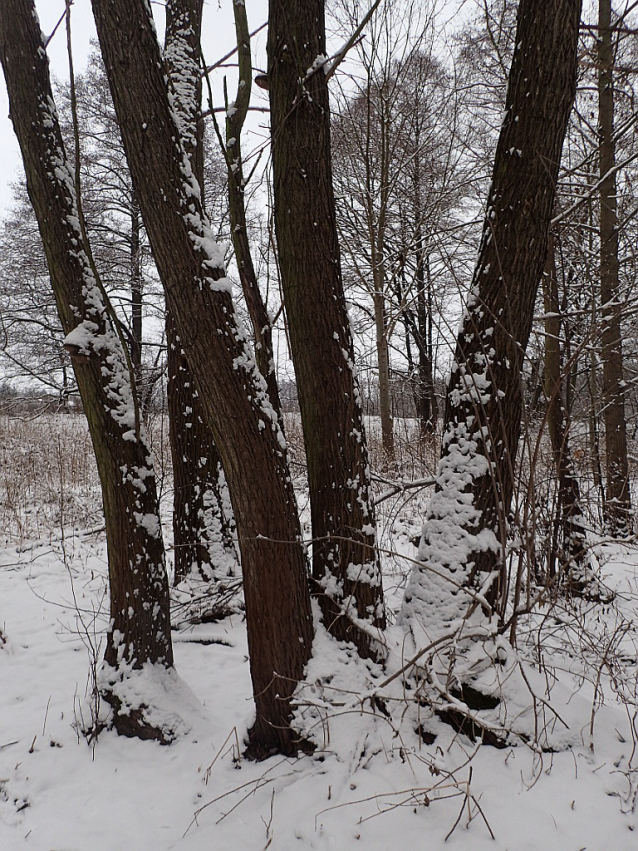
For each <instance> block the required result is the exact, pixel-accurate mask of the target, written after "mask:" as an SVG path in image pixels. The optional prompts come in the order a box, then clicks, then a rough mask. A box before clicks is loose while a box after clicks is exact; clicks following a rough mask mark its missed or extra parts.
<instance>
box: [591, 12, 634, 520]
mask: <svg viewBox="0 0 638 851" xmlns="http://www.w3.org/2000/svg"><path fill="white" fill-rule="evenodd" d="M598 125H599V126H598V133H599V142H600V152H599V167H600V301H601V305H602V307H601V313H602V332H601V343H602V345H601V357H602V362H603V375H602V383H603V386H602V393H603V404H604V422H605V453H606V456H607V493H606V494H605V501H604V505H603V514H604V520H605V526H606V528H607V531H608V533H609V534H611V535H618V536H620V537H623V536H626V535H628V534H629V533H630V531H631V494H630V491H629V464H628V460H627V423H626V420H625V393H624V389H623V388H624V381H623V356H622V337H621V334H622V329H621V321H620V317H621V302H620V283H619V280H618V216H617V209H618V201H617V197H616V171H615V165H616V144H615V141H614V80H613V49H612V26H611V0H599V4H598Z"/></svg>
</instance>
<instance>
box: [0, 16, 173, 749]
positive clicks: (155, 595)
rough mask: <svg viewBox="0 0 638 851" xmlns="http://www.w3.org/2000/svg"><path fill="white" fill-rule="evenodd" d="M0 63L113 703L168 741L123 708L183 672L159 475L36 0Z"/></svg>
mask: <svg viewBox="0 0 638 851" xmlns="http://www.w3.org/2000/svg"><path fill="white" fill-rule="evenodd" d="M0 58H1V59H2V65H3V68H4V73H5V78H6V82H7V89H8V92H9V101H10V104H11V117H12V119H13V126H14V129H15V132H16V135H17V137H18V141H19V144H20V148H21V150H22V156H23V160H24V169H25V173H26V178H27V188H28V191H29V197H30V199H31V202H32V204H33V206H34V209H35V213H36V216H37V219H38V225H39V228H40V233H41V236H42V241H43V244H44V250H45V253H46V257H47V263H48V267H49V274H50V277H51V283H52V286H53V290H54V294H55V299H56V304H57V309H58V314H59V316H60V322H61V324H62V328H63V330H64V332H65V334H66V335H67V336H66V340H65V348H66V349H67V350H68V351H69V352H70V353H71V357H72V363H73V368H74V371H75V375H76V380H77V384H78V388H79V391H80V396H81V398H82V404H83V406H84V411H85V413H86V417H87V420H88V425H89V430H90V433H91V439H92V441H93V448H94V450H95V456H96V461H97V468H98V473H99V476H100V482H101V485H102V499H103V504H104V516H105V522H106V538H107V546H108V566H109V588H110V623H109V627H108V631H107V637H106V652H105V667H104V669H103V671H102V673H101V682H102V683H103V686H104V696H105V697H106V699H107V700H108V701H109V702H110V703H111V704H112V706H113V708H114V710H115V725H116V728H117V729H118V730H120V731H121V732H124V733H126V734H128V735H140V736H142V737H149V736H155V737H159V736H160V733H159V731H157V730H155V729H153V728H152V727H151V725H149V724H147V723H145V721H144V717H143V713H140V712H139V711H138V710H135V711H132V712H129V709H128V707H126V706H125V705H124V704H125V698H124V696H123V691H122V686H121V682H120V681H121V680H122V679H124V678H126V676H127V672H128V671H129V669H131V668H133V669H136V668H141V667H142V666H143V665H144V664H146V663H149V662H150V663H152V664H160V665H163V666H172V664H173V651H172V647H171V634H170V623H169V600H168V580H167V576H166V570H165V564H164V547H163V542H162V533H161V526H160V520H159V513H158V501H157V493H156V486H155V476H154V473H153V468H152V462H151V457H150V449H149V447H148V444H147V442H146V438H145V435H144V432H143V430H142V426H141V424H140V421H139V415H138V411H137V406H136V404H135V398H134V394H135V388H134V382H132V380H131V379H132V369H130V366H129V364H128V363H127V360H126V356H125V353H124V349H123V346H122V343H121V339H120V336H119V335H118V333H116V330H115V327H114V322H115V320H114V317H113V316H112V314H110V311H109V306H108V305H107V303H106V300H105V294H104V291H103V289H102V287H101V285H100V283H99V281H98V280H96V277H95V274H94V272H95V270H94V267H93V265H92V263H91V260H90V255H89V248H88V245H87V243H86V242H85V238H84V235H83V228H82V227H81V224H80V214H79V208H78V198H77V195H76V189H75V185H74V176H73V171H72V169H71V166H70V165H69V161H68V158H67V154H66V151H65V148H64V143H63V141H62V134H61V132H60V126H59V122H58V117H57V113H56V110H55V106H54V102H53V95H52V92H51V83H50V78H49V67H48V60H47V56H46V50H45V45H44V42H43V37H42V33H41V31H40V26H39V22H38V19H37V15H36V11H35V6H34V3H33V0H4V2H3V3H2V4H0ZM116 694H117V696H116Z"/></svg>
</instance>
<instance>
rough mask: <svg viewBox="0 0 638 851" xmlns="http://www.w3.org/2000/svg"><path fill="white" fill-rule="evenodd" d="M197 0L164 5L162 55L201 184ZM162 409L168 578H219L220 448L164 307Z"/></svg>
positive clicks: (223, 514)
mask: <svg viewBox="0 0 638 851" xmlns="http://www.w3.org/2000/svg"><path fill="white" fill-rule="evenodd" d="M203 5H204V3H203V0H169V2H168V3H167V4H166V36H165V44H164V59H165V62H166V67H167V69H168V72H169V76H170V79H171V81H172V82H173V88H174V101H173V103H174V108H175V111H176V114H177V116H178V118H179V125H180V133H181V136H182V141H183V144H184V148H185V151H186V154H187V155H188V157H189V159H190V163H191V168H192V170H193V173H194V175H195V177H196V179H197V182H198V183H199V186H200V187H202V186H203V185H204V132H203V123H202V120H201V98H202V77H201V70H200V65H201V63H200V46H199V45H200V36H201V28H202V9H203ZM166 343H167V352H168V355H167V361H168V363H167V366H168V387H167V394H168V416H169V440H170V446H171V458H172V461H173V484H174V493H173V544H174V553H175V556H174V565H175V573H174V581H175V584H176V585H177V584H179V583H180V582H181V581H182V580H184V579H187V578H191V579H195V580H211V579H223V577H224V576H228V575H232V574H235V573H237V571H238V564H237V554H236V552H235V545H234V543H233V538H232V523H233V518H232V511H229V502H228V499H227V498H226V494H227V486H226V481H225V478H224V474H223V470H222V465H221V460H220V457H219V452H218V451H217V447H216V446H215V441H214V439H213V434H212V431H211V430H210V428H209V426H208V424H207V421H206V414H205V413H204V409H203V405H202V401H201V399H200V398H199V394H198V393H197V390H196V388H195V384H194V382H193V378H192V375H191V370H190V368H189V366H188V362H187V360H186V356H185V354H184V351H183V349H182V345H181V341H180V338H179V334H178V333H177V328H176V327H175V320H174V318H173V316H172V314H171V311H170V308H168V307H167V310H166Z"/></svg>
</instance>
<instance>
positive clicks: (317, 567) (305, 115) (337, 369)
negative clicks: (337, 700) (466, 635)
mask: <svg viewBox="0 0 638 851" xmlns="http://www.w3.org/2000/svg"><path fill="white" fill-rule="evenodd" d="M269 9H270V12H269V29H268V80H269V90H270V110H271V133H272V158H273V188H274V204H275V230H276V234H277V245H278V249H279V263H280V270H281V282H282V287H283V291H284V297H285V300H286V315H287V318H288V327H289V330H290V341H291V345H292V358H293V362H294V366H295V373H296V376H297V389H298V393H299V406H300V409H301V418H302V423H303V432H304V442H305V447H306V457H307V460H308V481H309V487H310V502H311V514H312V535H313V578H314V587H315V589H316V592H317V593H318V594H319V602H320V604H321V608H322V611H323V616H324V622H325V624H326V627H327V628H328V629H329V630H330V631H331V632H332V634H333V635H335V636H336V637H337V638H340V639H346V640H349V641H353V642H354V643H355V644H356V646H357V648H358V650H359V653H361V654H362V655H366V656H367V655H372V654H375V653H376V652H377V647H376V641H375V635H376V630H377V628H382V627H383V626H384V625H385V613H384V608H383V592H382V586H381V572H380V566H379V560H378V556H377V554H376V551H375V534H374V532H375V529H374V511H373V507H372V503H371V500H370V494H369V475H370V474H369V468H368V455H367V449H366V439H365V430H364V426H363V415H362V410H361V404H360V399H359V390H358V387H357V382H356V378H355V374H354V353H353V343H352V334H351V330H350V323H349V321H348V314H347V309H346V302H345V297H344V293H343V284H342V279H341V268H340V259H339V245H338V240H337V226H336V218H335V204H334V194H333V190H332V169H331V159H330V109H329V103H328V87H327V82H326V76H325V74H324V72H323V69H322V68H321V67H319V69H318V71H317V72H316V73H312V72H311V71H309V69H312V68H313V67H316V66H315V65H314V63H315V62H316V61H320V58H321V57H322V56H324V54H325V50H326V40H325V22H324V3H323V0H285V2H284V0H270V7H269Z"/></svg>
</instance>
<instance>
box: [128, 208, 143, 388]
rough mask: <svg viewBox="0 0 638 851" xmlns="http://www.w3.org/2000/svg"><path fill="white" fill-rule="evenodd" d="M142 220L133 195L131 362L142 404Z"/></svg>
mask: <svg viewBox="0 0 638 851" xmlns="http://www.w3.org/2000/svg"><path fill="white" fill-rule="evenodd" d="M141 231H142V221H141V218H140V207H139V204H138V203H137V199H136V198H135V193H132V196H131V258H130V259H131V344H130V349H131V362H132V364H133V370H134V372H135V383H136V384H137V390H138V398H139V400H140V404H141V403H142V398H143V397H144V395H145V394H144V388H143V386H142V251H141V240H140V236H141Z"/></svg>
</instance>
